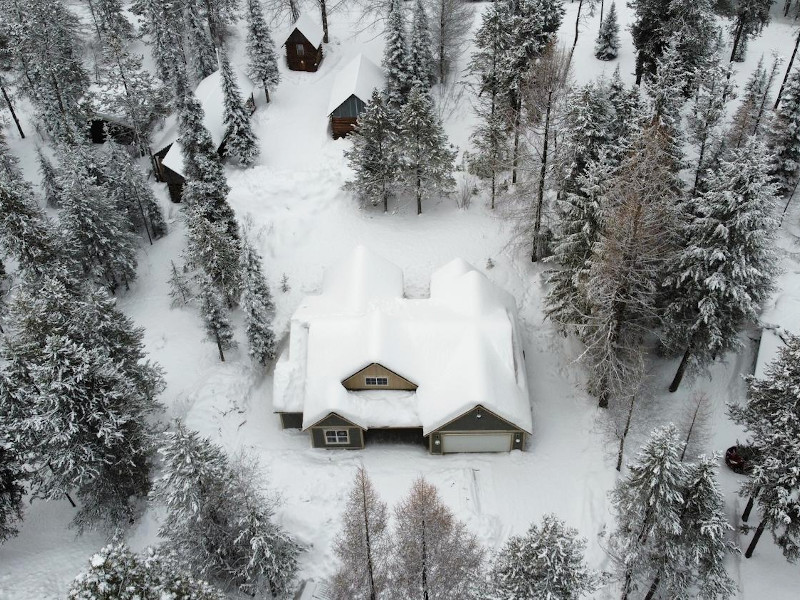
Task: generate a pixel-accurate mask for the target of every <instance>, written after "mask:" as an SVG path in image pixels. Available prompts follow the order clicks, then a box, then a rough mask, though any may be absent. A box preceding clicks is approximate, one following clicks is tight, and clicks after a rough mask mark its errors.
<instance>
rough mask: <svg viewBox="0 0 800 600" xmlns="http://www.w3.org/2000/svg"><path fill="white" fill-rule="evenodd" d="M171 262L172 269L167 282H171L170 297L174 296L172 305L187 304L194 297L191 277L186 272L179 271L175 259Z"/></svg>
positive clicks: (173, 306)
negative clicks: (190, 281)
mask: <svg viewBox="0 0 800 600" xmlns="http://www.w3.org/2000/svg"><path fill="white" fill-rule="evenodd" d="M170 264H171V265H172V270H171V271H170V273H171V274H170V276H169V280H168V282H167V283H169V297H170V298H172V301H171V302H170V306H171V307H172V308H175V307H178V306H186V305H187V304H189V302H190V301H191V300H192V298H194V294H193V293H192V288H191V285H190V283H189V278H188V277H187V276H186V274H185V273H182V272H180V271H178V267H176V266H175V262H174V261H170Z"/></svg>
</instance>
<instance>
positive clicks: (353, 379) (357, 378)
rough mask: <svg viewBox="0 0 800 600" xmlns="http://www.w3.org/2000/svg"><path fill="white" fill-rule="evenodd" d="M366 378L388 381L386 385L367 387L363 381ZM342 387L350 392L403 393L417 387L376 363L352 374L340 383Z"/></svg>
mask: <svg viewBox="0 0 800 600" xmlns="http://www.w3.org/2000/svg"><path fill="white" fill-rule="evenodd" d="M366 377H386V378H387V379H388V380H389V384H388V385H379V386H378V385H376V386H367V384H366V383H365V381H364V379H365V378H366ZM342 385H343V386H344V387H345V388H347V389H348V390H351V391H358V390H405V391H414V390H416V389H417V386H416V385H415V384H414V383H412V382H411V381H409V380H408V379H406V378H405V377H402V376H400V375H398V374H397V373H395V372H394V371H390V370H389V369H387V368H386V367H384V366H383V365H379V364H378V363H372V364H371V365H368V366H366V367H364V368H363V369H361V370H360V371H358V372H357V373H353V374H352V375H351V376H350V377H348V378H347V379H345V380H344V381H342Z"/></svg>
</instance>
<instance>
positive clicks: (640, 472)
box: [610, 425, 687, 599]
mask: <svg viewBox="0 0 800 600" xmlns="http://www.w3.org/2000/svg"><path fill="white" fill-rule="evenodd" d="M680 450H681V443H680V441H679V439H678V432H677V430H676V429H675V427H674V426H673V425H669V426H667V427H663V428H661V429H656V430H655V431H653V433H652V434H651V436H650V439H649V440H648V441H647V443H646V444H645V445H644V447H643V448H642V449H641V450H640V451H639V454H638V456H637V457H636V461H635V462H634V463H632V464H631V465H630V467H629V468H628V474H627V475H626V476H625V477H624V478H623V479H621V480H619V481H618V482H617V485H616V487H615V488H614V490H613V491H612V492H611V502H612V504H613V507H614V512H615V513H616V516H617V529H616V531H615V532H614V533H613V534H612V537H611V540H610V542H611V548H612V551H613V553H614V554H615V556H616V558H617V560H618V561H619V567H620V571H621V577H622V580H623V593H622V598H623V599H627V598H628V597H629V595H630V594H631V593H632V592H634V591H636V590H637V589H638V588H639V587H640V586H641V585H642V584H643V583H646V584H647V585H649V584H650V582H651V581H653V579H654V578H655V577H657V576H658V574H659V573H670V572H672V571H673V570H677V569H678V567H680V566H681V559H682V558H683V555H682V553H681V547H680V545H678V544H676V543H675V538H676V537H677V536H679V535H680V534H681V532H682V529H681V511H682V510H683V506H684V496H683V489H684V484H685V480H686V473H687V468H686V466H685V465H683V464H682V463H681V461H680Z"/></svg>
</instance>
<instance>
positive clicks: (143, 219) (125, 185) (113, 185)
mask: <svg viewBox="0 0 800 600" xmlns="http://www.w3.org/2000/svg"><path fill="white" fill-rule="evenodd" d="M108 147H109V149H110V153H109V160H108V162H107V165H108V166H107V173H108V181H107V182H106V183H105V185H104V187H105V188H106V193H107V194H108V197H109V198H113V200H114V204H115V205H116V207H117V208H118V209H119V211H120V212H121V213H122V214H124V215H125V216H126V217H127V221H128V223H129V224H130V227H131V229H132V231H141V230H144V231H145V233H146V234H147V237H148V239H150V241H151V243H152V240H154V239H156V240H157V239H159V238H161V237H164V236H165V235H166V234H167V223H166V222H165V221H164V215H163V214H162V212H161V207H160V206H159V205H158V202H157V201H156V198H155V196H154V195H153V190H152V189H151V188H150V186H149V185H148V184H147V180H146V178H145V176H144V174H143V173H142V172H141V171H140V170H139V169H138V167H137V166H136V165H135V164H134V163H133V161H132V160H131V157H130V155H129V154H128V153H127V152H126V151H125V150H124V149H123V148H122V147H121V146H119V145H118V144H115V143H114V142H110V143H109V144H108Z"/></svg>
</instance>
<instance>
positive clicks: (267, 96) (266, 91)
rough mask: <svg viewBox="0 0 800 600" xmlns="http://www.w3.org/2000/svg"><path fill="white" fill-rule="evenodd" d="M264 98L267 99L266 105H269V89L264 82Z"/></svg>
mask: <svg viewBox="0 0 800 600" xmlns="http://www.w3.org/2000/svg"><path fill="white" fill-rule="evenodd" d="M264 96H265V97H266V99H267V104H269V88H268V87H267V82H266V81H265V82H264Z"/></svg>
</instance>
